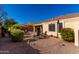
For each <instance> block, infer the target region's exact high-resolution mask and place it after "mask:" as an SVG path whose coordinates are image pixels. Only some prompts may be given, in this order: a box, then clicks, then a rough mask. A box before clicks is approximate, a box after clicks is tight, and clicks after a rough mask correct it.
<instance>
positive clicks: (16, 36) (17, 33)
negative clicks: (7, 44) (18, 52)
mask: <svg viewBox="0 0 79 59" xmlns="http://www.w3.org/2000/svg"><path fill="white" fill-rule="evenodd" d="M23 36H24V31H22V30H19V29H16V30H13V31H11V38H12V41H15V42H19V41H22V40H23Z"/></svg>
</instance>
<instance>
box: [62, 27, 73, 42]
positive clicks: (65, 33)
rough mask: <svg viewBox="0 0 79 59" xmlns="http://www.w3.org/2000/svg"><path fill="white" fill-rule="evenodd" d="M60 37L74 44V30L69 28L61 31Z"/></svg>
mask: <svg viewBox="0 0 79 59" xmlns="http://www.w3.org/2000/svg"><path fill="white" fill-rule="evenodd" d="M61 37H62V39H63V40H65V41H68V42H74V30H73V29H71V28H64V29H62V31H61Z"/></svg>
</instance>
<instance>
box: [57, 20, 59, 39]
mask: <svg viewBox="0 0 79 59" xmlns="http://www.w3.org/2000/svg"><path fill="white" fill-rule="evenodd" d="M58 33H59V20H57V38H58V35H59V34H58Z"/></svg>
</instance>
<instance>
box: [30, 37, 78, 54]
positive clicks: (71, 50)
mask: <svg viewBox="0 0 79 59" xmlns="http://www.w3.org/2000/svg"><path fill="white" fill-rule="evenodd" d="M30 45H31V46H32V47H33V48H36V49H39V51H40V53H42V54H78V53H79V48H78V47H75V46H74V43H69V42H65V41H63V40H61V39H59V38H54V37H51V38H50V39H43V40H38V41H36V42H33V43H31V44H30Z"/></svg>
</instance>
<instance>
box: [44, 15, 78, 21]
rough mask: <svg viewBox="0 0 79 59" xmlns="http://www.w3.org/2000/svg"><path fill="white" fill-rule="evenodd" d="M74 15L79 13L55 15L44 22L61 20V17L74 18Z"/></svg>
mask: <svg viewBox="0 0 79 59" xmlns="http://www.w3.org/2000/svg"><path fill="white" fill-rule="evenodd" d="M73 17H79V14H67V15H63V16H58V17H55V18H53V19H48V20H46V21H43V22H50V21H56V20H61V19H67V18H73Z"/></svg>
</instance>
